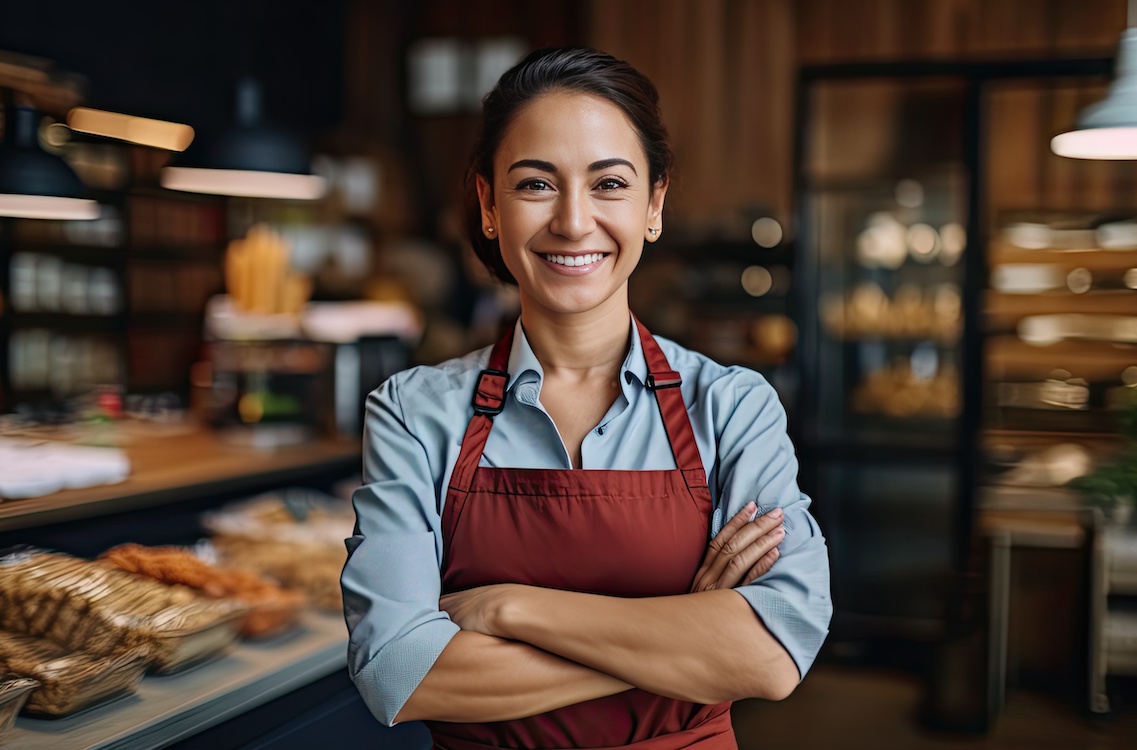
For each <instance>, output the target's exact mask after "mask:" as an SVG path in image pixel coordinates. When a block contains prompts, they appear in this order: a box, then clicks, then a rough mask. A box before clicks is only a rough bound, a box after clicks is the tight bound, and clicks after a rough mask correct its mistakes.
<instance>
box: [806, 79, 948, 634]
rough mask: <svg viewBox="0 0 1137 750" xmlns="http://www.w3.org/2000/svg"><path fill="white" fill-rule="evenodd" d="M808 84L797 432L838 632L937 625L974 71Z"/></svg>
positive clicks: (920, 630)
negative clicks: (968, 75)
mask: <svg viewBox="0 0 1137 750" xmlns="http://www.w3.org/2000/svg"><path fill="white" fill-rule="evenodd" d="M800 96H801V106H802V122H803V124H804V127H803V128H802V129H801V130H800V138H801V139H802V140H801V144H800V147H799V159H798V164H799V170H798V184H799V188H800V190H799V193H798V195H799V203H798V211H799V217H800V220H799V236H798V249H799V252H798V256H797V259H796V268H797V282H798V284H799V290H800V300H801V302H800V306H799V310H798V312H799V318H800V320H801V328H802V336H801V345H800V349H799V358H800V361H801V373H802V378H801V380H802V384H801V392H800V398H799V401H798V408H797V412H798V415H799V419H798V422H797V433H798V434H797V443H798V450H799V453H800V454H801V457H802V476H801V480H802V485H803V489H805V490H806V491H807V492H809V493H811V494H812V495H813V496H814V497H815V499H816V504H815V509H816V512H817V515H818V517H819V520H820V522H821V524H822V528H823V529H824V530H825V532H826V536H827V538H828V539H829V542H830V551H831V569H832V576H833V594H834V604H835V618H834V626H833V629H834V632H835V633H838V634H845V635H858V634H868V633H871V634H894V633H896V634H907V635H913V636H916V637H934V635H935V633H936V632H937V629H938V627H939V625H940V623H941V622H942V619H943V611H942V601H943V596H942V589H943V586H944V583H945V580H946V578H947V577H948V573H949V571H950V569H951V554H952V552H951V541H952V540H951V533H950V529H951V528H952V509H953V503H954V499H955V496H956V494H957V487H956V471H955V467H956V465H957V463H958V460H959V433H960V425H959V416H960V412H961V404H962V389H961V385H960V342H961V333H962V328H963V325H962V323H963V305H962V289H963V285H964V278H963V275H964V271H963V269H964V265H965V264H964V262H963V260H964V257H965V254H966V253H967V252H968V249H967V232H966V223H967V205H968V178H969V166H968V163H967V158H966V157H967V155H966V153H965V138H964V134H965V132H966V131H965V121H964V118H965V115H966V111H967V104H968V84H967V81H966V79H964V78H962V77H955V76H919V77H915V76H908V77H892V76H881V75H866V76H845V75H838V76H834V77H828V76H827V75H826V74H825V73H824V72H821V73H819V74H817V75H816V76H814V75H813V74H812V73H811V72H810V71H806V73H805V75H804V77H803V84H802V91H801V94H800Z"/></svg>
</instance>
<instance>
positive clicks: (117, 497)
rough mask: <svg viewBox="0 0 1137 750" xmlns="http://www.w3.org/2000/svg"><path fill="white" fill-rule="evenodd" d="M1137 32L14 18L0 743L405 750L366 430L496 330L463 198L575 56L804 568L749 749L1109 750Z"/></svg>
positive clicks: (1133, 321) (671, 290)
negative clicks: (742, 375) (789, 492)
mask: <svg viewBox="0 0 1137 750" xmlns="http://www.w3.org/2000/svg"><path fill="white" fill-rule="evenodd" d="M1133 5H1134V4H1133V3H1132V2H1127V1H1126V0H856V1H855V2H848V1H847V0H798V1H796V2H795V1H794V0H699V1H698V2H696V1H695V0H689V1H684V0H655V1H652V0H624V1H623V2H604V1H603V0H581V1H573V0H545V2H542V3H540V4H534V3H526V2H520V1H519V0H418V1H417V2H404V1H402V0H399V1H394V0H392V1H390V2H387V1H379V0H375V1H371V0H325V1H324V2H321V3H314V2H300V0H277V1H276V2H267V1H266V0H250V1H249V2H220V1H219V0H200V1H199V2H196V3H192V4H191V3H165V4H158V3H143V2H138V1H137V0H128V1H125V2H118V3H105V4H90V3H79V2H74V0H60V1H59V2H55V3H50V4H36V3H19V4H17V3H5V4H4V6H3V7H2V8H0V94H2V95H3V100H2V108H3V113H4V114H3V120H2V123H3V124H2V128H3V133H4V137H3V145H2V146H0V149H2V150H0V214H3V218H0V747H12V748H23V749H29V750H30V749H32V748H52V749H53V750H56V749H59V748H160V747H176V748H205V747H210V748H265V747H281V748H293V747H295V748H304V747H322V746H325V745H326V742H327V737H328V736H336V737H343V738H344V739H347V740H348V741H351V742H359V743H364V742H366V743H370V746H372V747H380V748H393V749H399V750H403V749H406V750H418V749H419V748H425V747H429V744H430V743H429V739H428V737H427V735H426V734H425V732H424V730H423V729H422V727H421V726H418V725H416V724H407V725H400V726H397V727H395V728H385V727H381V726H379V725H378V724H377V723H376V722H374V721H373V720H372V719H371V718H370V716H369V715H368V714H367V712H366V709H365V708H364V707H363V706H362V703H361V702H360V700H359V699H358V697H357V695H356V693H355V690H354V688H353V686H352V685H351V684H350V681H349V680H348V679H347V676H346V673H345V669H344V666H345V645H346V631H345V629H344V624H343V618H342V612H340V611H339V610H338V607H339V606H340V601H339V592H338V584H337V576H338V572H339V568H340V567H341V566H342V563H343V559H344V555H345V552H344V548H343V543H342V540H343V538H344V537H345V536H349V535H350V534H351V529H352V522H353V519H352V515H351V507H350V494H351V491H352V488H353V487H355V486H356V485H357V484H358V483H359V481H360V457H361V447H360V437H361V434H362V429H363V427H362V424H361V422H362V405H363V400H364V398H365V396H366V394H367V392H368V391H369V390H370V389H371V388H374V387H375V386H376V385H378V383H379V382H381V381H382V379H383V378H385V377H386V376H388V375H390V374H391V373H393V372H396V371H398V370H400V369H403V368H405V367H409V366H412V365H415V364H433V363H437V362H440V361H442V360H444V359H447V358H449V357H452V356H456V355H460V354H463V353H465V352H467V351H470V350H471V349H474V348H477V347H480V346H484V345H486V344H488V343H490V342H492V341H493V340H494V338H495V336H496V333H497V332H498V331H499V330H500V328H501V326H502V325H503V324H504V323H507V322H508V321H510V320H512V318H513V317H514V316H515V315H516V312H517V300H516V295H515V294H514V293H511V291H510V289H508V288H505V287H503V286H501V285H498V284H495V283H494V282H493V281H492V280H491V279H489V278H488V276H487V275H486V274H485V272H484V271H482V270H481V269H480V268H479V267H478V265H477V263H476V261H475V260H474V259H473V257H472V254H471V252H470V250H469V248H468V246H467V244H466V242H465V240H464V239H463V237H462V227H461V219H460V209H461V200H462V195H461V176H462V172H463V169H464V167H465V161H466V158H467V155H468V149H469V147H470V145H471V143H472V140H473V137H474V132H475V127H476V123H477V109H478V105H479V102H480V98H481V96H482V95H484V93H485V92H486V91H487V90H488V89H489V87H490V86H492V83H493V81H494V80H496V77H497V76H498V75H499V74H500V73H501V72H502V71H503V70H504V69H506V68H507V67H509V66H510V65H512V64H513V63H514V62H515V61H517V60H518V59H520V57H522V56H523V55H524V54H525V53H527V52H528V51H530V50H532V49H537V48H540V47H546V46H560V45H588V46H594V47H597V48H600V49H602V50H605V51H607V52H610V53H611V54H613V55H615V56H617V57H620V58H623V59H626V60H628V61H629V62H631V63H632V64H633V65H635V66H636V67H637V68H639V69H640V70H642V71H643V72H644V73H646V74H647V75H648V76H649V77H650V78H651V79H652V80H653V81H654V82H655V83H656V85H657V86H658V88H659V90H660V95H661V100H662V107H663V111H664V115H665V119H666V121H667V124H668V127H669V130H670V133H671V136H672V139H673V142H674V146H675V150H676V152H677V156H678V172H677V175H676V177H675V179H674V180H673V182H672V186H671V189H670V192H669V195H668V202H667V210H666V217H665V221H666V228H667V231H666V233H665V235H664V236H663V237H662V239H661V240H660V241H659V242H658V243H657V244H656V245H655V246H653V247H652V249H651V251H650V252H649V253H646V254H645V256H644V260H643V261H642V263H641V265H640V267H639V269H638V270H637V271H636V275H635V276H634V277H633V280H632V286H631V294H632V305H633V309H634V310H635V311H636V313H637V315H639V316H640V317H641V318H642V319H643V320H644V321H645V323H647V325H648V326H649V327H650V328H651V329H652V330H653V331H654V332H655V333H657V334H659V335H662V336H666V337H668V338H671V339H674V340H676V341H678V342H679V343H681V344H683V345H685V346H688V347H690V348H693V349H696V350H698V351H701V352H704V353H706V354H708V355H710V356H711V357H713V358H715V359H717V360H718V361H720V362H724V363H732V364H741V365H744V366H747V367H751V368H753V369H756V370H758V371H759V372H761V373H762V374H763V375H765V376H766V377H767V379H768V380H769V381H770V382H771V383H772V384H773V385H774V386H775V387H776V389H777V390H778V393H779V395H780V397H781V400H782V402H783V404H784V406H785V407H786V410H787V412H788V414H789V425H790V432H791V436H792V438H793V440H794V443H795V446H796V449H797V452H798V457H799V461H800V475H799V484H800V485H801V487H802V489H803V491H805V492H806V493H807V494H809V495H810V496H811V497H812V498H813V512H814V514H815V515H816V517H817V519H818V521H819V523H820V525H821V528H822V530H823V532H824V533H825V535H826V538H827V542H828V545H829V550H830V564H831V575H832V595H833V601H834V610H835V611H834V618H833V621H832V624H831V628H830V636H829V639H828V641H827V643H826V645H825V647H824V649H823V651H822V654H821V656H820V657H819V659H818V662H817V664H816V665H815V667H814V668H813V670H812V671H811V672H810V674H809V675H808V676H807V678H806V679H805V681H804V682H803V683H802V685H801V686H800V687H799V688H798V690H797V691H796V692H795V693H794V694H793V695H792V696H791V697H790V698H789V699H787V700H785V701H783V702H779V703H763V702H760V701H742V702H739V703H736V704H735V707H734V709H733V717H734V725H735V731H736V733H737V736H738V741H739V746H740V747H741V748H744V749H746V748H757V747H788V746H791V745H792V746H795V747H810V748H812V747H834V746H838V744H840V745H846V746H847V745H849V744H852V745H854V746H873V747H884V748H892V747H896V748H925V747H927V748H946V747H962V746H968V747H1008V748H1009V747H1031V748H1042V747H1046V748H1049V747H1054V748H1059V747H1079V748H1082V747H1085V748H1090V747H1092V748H1112V747H1123V746H1124V747H1133V746H1134V742H1135V741H1137V679H1135V676H1137V521H1135V520H1133V513H1132V511H1133V508H1134V504H1135V503H1137V317H1134V316H1135V315H1137V296H1134V295H1137V291H1134V290H1137V167H1135V166H1134V162H1133V161H1132V159H1134V158H1137V150H1133V147H1132V146H1129V148H1130V151H1129V152H1128V153H1127V154H1126V153H1123V152H1122V151H1113V150H1110V149H1113V148H1120V149H1122V150H1123V149H1124V148H1125V145H1124V144H1120V145H1118V144H1114V143H1113V142H1108V143H1107V142H1106V141H1105V140H1103V138H1106V135H1108V134H1106V135H1103V133H1102V132H1095V131H1101V130H1103V129H1108V128H1109V127H1118V128H1124V127H1129V128H1137V30H1134V29H1133V28H1131V27H1134V26H1137V8H1134V7H1133ZM1126 55H1128V57H1127V58H1126V57H1125V56H1126ZM1126 61H1127V62H1126ZM1103 102H1104V103H1103ZM1099 103H1101V104H1099ZM1095 118H1096V119H1095ZM1111 118H1112V119H1111ZM1103 123H1105V124H1104V125H1103ZM1110 132H1111V133H1114V131H1110ZM1117 132H1121V133H1122V134H1123V135H1124V131H1117ZM1065 134H1069V135H1070V136H1071V137H1066V135H1065ZM1060 135H1061V136H1062V138H1059V139H1058V140H1055V141H1053V142H1052V139H1054V138H1055V136H1060ZM1079 138H1081V140H1078V139H1079ZM1063 139H1065V140H1063ZM1087 144H1088V145H1087ZM1103 144H1104V145H1103ZM1087 148H1088V149H1090V152H1086V151H1085V149H1087ZM1095 148H1096V149H1097V151H1096V153H1095V152H1093V149H1095ZM1078 149H1082V151H1078ZM1103 149H1104V150H1103ZM1060 152H1061V153H1069V154H1072V155H1071V156H1066V155H1060ZM1087 153H1088V154H1089V155H1088V156H1087ZM234 170H236V172H235V171H234ZM266 172H267V173H268V176H267V177H266V175H265V173H266ZM250 175H252V176H251V177H250ZM258 177H259V178H260V179H257V178H258ZM246 178H247V179H246ZM242 180H245V181H242ZM44 199H47V200H46V202H45V200H44ZM171 571H174V573H171ZM174 574H176V575H174ZM171 575H174V578H176V582H177V583H178V584H179V585H178V586H174V585H171V584H170V583H167V582H163V581H164V580H165V579H164V576H165V577H167V578H168V577H169V576H171ZM116 583H117V584H119V588H118V589H116V588H115V584H116ZM187 586H189V587H192V588H187ZM92 589H99V590H101V591H104V593H92ZM193 589H196V591H194V590H193ZM123 590H125V591H128V593H127V594H125V598H126V599H129V600H130V601H129V602H123V601H118V602H117V603H116V602H114V601H109V599H114V598H119V599H121V598H122V597H123V594H121V593H119V594H118V595H117V596H111V595H110V594H105V592H106V591H120V592H121V591H123ZM104 594H105V595H104ZM100 611H101V612H102V614H99V613H100ZM116 618H117V619H116ZM112 620H114V621H115V622H117V623H118V625H114V626H112V625H111V624H108V623H110V622H111V621H112ZM123 623H125V624H123ZM49 663H50V666H48V665H49ZM330 732H334V733H335V734H334V735H330V734H329V733H330ZM851 738H855V739H851Z"/></svg>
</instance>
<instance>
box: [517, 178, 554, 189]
mask: <svg viewBox="0 0 1137 750" xmlns="http://www.w3.org/2000/svg"><path fill="white" fill-rule="evenodd" d="M550 187H551V186H550V185H549V183H548V182H547V181H545V180H542V179H540V178H539V177H534V178H532V179H528V180H522V181H521V183H520V184H519V185H518V186H517V189H518V190H530V191H533V192H537V191H541V190H548V189H549V188H550Z"/></svg>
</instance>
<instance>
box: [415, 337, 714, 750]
mask: <svg viewBox="0 0 1137 750" xmlns="http://www.w3.org/2000/svg"><path fill="white" fill-rule="evenodd" d="M636 329H637V331H638V332H639V337H640V341H641V342H642V343H643V350H644V355H645V357H646V360H647V365H648V371H649V372H650V373H651V374H650V375H649V376H648V379H647V381H648V382H647V387H648V388H649V389H651V390H653V391H654V392H655V396H656V400H657V401H658V403H659V409H660V413H661V414H662V416H663V420H664V424H665V426H666V429H667V436H668V439H669V440H670V442H671V450H672V453H673V454H674V455H675V463H676V466H678V467H679V468H677V469H666V470H655V471H614V470H596V471H582V470H564V469H496V468H479V467H478V463H479V462H480V460H481V456H482V450H483V449H484V448H485V444H486V438H487V437H488V436H489V433H490V428H491V427H492V425H493V416H494V415H496V414H498V413H500V412H501V410H502V407H503V405H504V397H505V391H506V386H507V384H508V382H509V375H508V374H506V372H505V370H506V368H507V367H508V361H509V352H510V347H511V345H512V343H513V329H512V328H511V329H510V331H509V332H508V333H507V334H506V336H505V337H504V338H503V339H502V340H501V341H500V342H498V344H497V345H496V346H495V347H494V349H493V352H492V354H491V355H490V360H489V365H488V369H486V370H484V371H482V373H481V376H480V378H479V380H478V386H477V389H476V392H475V394H474V416H473V418H472V419H471V420H470V424H469V426H468V427H467V428H466V435H465V437H464V438H463V440H462V450H461V453H460V454H459V456H458V461H457V463H456V464H455V467H454V472H453V474H452V476H451V478H450V486H449V488H448V489H447V492H446V505H445V507H444V509H443V512H442V529H443V545H444V557H443V561H442V590H443V592H444V593H449V592H451V591H461V590H465V589H469V588H473V587H475V586H483V585H486V584H493V583H523V584H530V585H534V586H544V587H548V588H556V589H563V590H569V591H583V592H590V593H596V594H607V595H610V596H621V597H639V596H664V595H671V594H683V593H686V592H687V591H688V590H689V589H690V586H691V583H692V581H693V580H694V577H695V572H696V571H697V570H698V568H699V564H700V563H701V562H702V559H703V555H704V553H705V551H706V545H707V540H708V533H707V532H708V528H707V526H708V521H709V519H710V516H711V495H710V490H709V489H708V488H707V479H706V475H705V473H704V471H703V464H702V460H701V459H700V457H699V450H698V446H697V445H696V444H695V435H694V433H693V432H692V431H691V423H690V420H689V419H688V417H687V409H686V407H685V406H684V404H683V396H682V394H681V393H680V390H679V387H678V386H679V384H680V378H679V374H678V373H676V372H673V371H672V370H671V367H670V365H669V364H668V362H667V358H666V357H665V356H664V354H663V352H662V351H660V349H659V346H658V345H657V344H656V343H655V339H653V338H652V336H651V334H650V333H648V331H647V329H646V328H644V327H643V325H641V324H640V323H639V321H636ZM428 726H429V727H430V730H431V733H432V734H433V735H434V743H435V748H436V750H485V749H486V748H526V749H539V750H547V749H553V748H578V749H579V748H593V749H596V750H600V749H601V748H636V750H681V749H682V748H697V749H698V750H737V744H736V743H735V739H734V731H733V729H732V728H731V723H730V703H720V704H718V705H713V706H704V705H701V704H696V703H688V702H686V701H680V700H673V699H671V698H664V697H662V696H659V695H655V694H653V693H649V692H647V691H644V690H638V689H636V690H629V691H627V692H624V693H620V694H618V695H613V696H609V697H607V698H598V699H596V700H591V701H585V702H584V703H578V704H576V705H572V706H566V707H564V708H560V709H557V710H555V711H550V712H548V713H544V714H540V715H537V716H531V717H529V718H526V719H517V720H514V721H498V722H488V723H482V724H456V723H450V722H428Z"/></svg>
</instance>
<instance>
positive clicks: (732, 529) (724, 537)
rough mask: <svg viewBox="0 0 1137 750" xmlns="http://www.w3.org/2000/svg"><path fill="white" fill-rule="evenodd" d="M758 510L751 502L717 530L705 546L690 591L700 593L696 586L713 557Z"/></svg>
mask: <svg viewBox="0 0 1137 750" xmlns="http://www.w3.org/2000/svg"><path fill="white" fill-rule="evenodd" d="M757 510H758V506H757V504H755V503H754V502H753V501H751V502H749V503H747V504H746V505H744V506H742V510H740V511H738V512H737V513H735V514H734V517H733V518H731V519H730V520H729V521H727V523H726V525H725V526H723V527H722V528H721V529H719V533H717V534H715V536H714V538H713V539H711V541H710V542H709V543H708V544H707V553H706V554H705V555H703V563H702V564H701V565H700V566H699V570H698V571H697V572H696V573H695V582H694V583H693V584H692V585H691V590H692V591H700V590H701V589H699V588H698V585H699V583H700V581H701V580H702V578H703V577H704V576H705V574H706V572H707V569H708V568H710V566H711V563H713V562H714V559H715V557H717V556H718V554H719V550H721V549H722V546H723V545H724V544H726V543H727V542H728V541H730V539H731V538H732V537H734V535H735V534H736V533H737V532H738V530H739V529H741V528H742V527H743V526H745V525H746V523H747V522H748V521H749V520H750V517H751V516H752V515H754V513H755V512H756V511H757Z"/></svg>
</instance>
